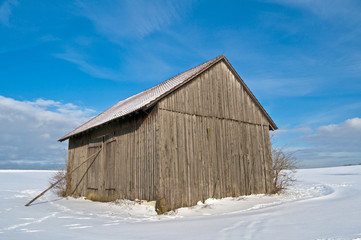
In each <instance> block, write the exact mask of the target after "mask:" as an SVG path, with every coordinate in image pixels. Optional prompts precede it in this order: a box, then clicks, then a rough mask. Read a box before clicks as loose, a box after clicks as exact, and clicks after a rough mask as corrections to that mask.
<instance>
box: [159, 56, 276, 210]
mask: <svg viewBox="0 0 361 240" xmlns="http://www.w3.org/2000/svg"><path fill="white" fill-rule="evenodd" d="M158 107H159V116H158V120H159V125H160V129H159V130H160V131H159V143H160V147H159V189H158V192H159V195H158V199H164V200H163V201H165V205H166V206H167V208H168V210H169V209H175V208H178V207H182V206H189V205H194V204H196V203H197V201H199V200H205V199H207V198H210V197H215V198H221V197H226V196H240V195H247V194H253V193H267V192H270V190H271V183H272V176H271V164H272V162H271V152H270V140H269V123H268V121H267V119H266V118H265V117H264V116H263V114H262V113H261V111H260V110H259V108H258V107H257V106H256V104H254V102H253V101H252V99H251V98H250V97H249V95H248V94H247V93H246V91H245V90H244V88H243V87H242V85H241V84H240V83H239V82H238V81H237V80H236V79H235V77H234V75H233V74H232V73H231V72H230V70H229V69H228V68H227V66H226V65H225V64H224V63H223V62H220V63H217V64H216V65H215V66H214V67H212V68H210V69H209V70H207V71H206V72H204V73H203V74H201V75H200V76H198V77H197V78H196V79H194V80H192V82H190V83H188V84H187V85H185V86H183V87H182V88H180V89H178V90H177V91H175V92H174V93H172V94H171V95H169V96H167V97H166V98H164V99H163V100H161V101H160V102H159V105H158Z"/></svg>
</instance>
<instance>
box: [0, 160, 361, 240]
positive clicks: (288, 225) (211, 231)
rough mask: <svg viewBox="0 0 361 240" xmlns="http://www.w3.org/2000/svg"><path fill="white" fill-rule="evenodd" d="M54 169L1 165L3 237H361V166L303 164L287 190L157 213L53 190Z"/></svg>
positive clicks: (148, 208) (0, 221) (0, 226)
mask: <svg viewBox="0 0 361 240" xmlns="http://www.w3.org/2000/svg"><path fill="white" fill-rule="evenodd" d="M51 174H53V172H51V171H16V170H13V171H11V170H0V239H47V240H49V239H50V240H56V239H87V240H88V239H157V240H159V239H361V166H350V167H336V168H320V169H303V170H299V171H298V173H297V174H296V177H297V179H298V182H297V183H296V184H295V186H293V187H292V188H290V189H289V190H288V191H287V192H286V193H285V194H281V195H279V196H278V195H275V196H265V195H252V196H247V197H239V198H225V199H222V200H215V199H208V200H207V201H206V202H205V203H199V204H198V205H197V206H194V207H192V208H182V209H178V210H177V211H176V212H171V213H170V214H168V215H164V216H157V215H156V213H155V211H154V207H152V206H145V205H139V204H137V203H134V202H131V201H119V202H117V203H99V202H91V201H88V200H84V199H74V198H69V199H62V198H59V197H57V196H55V195H54V194H52V193H47V194H46V195H44V196H43V197H42V198H40V199H38V200H37V201H36V202H34V203H33V204H32V205H31V206H29V207H24V204H26V203H27V202H28V201H29V200H31V199H32V198H33V197H35V196H36V195H37V194H38V193H40V192H41V191H42V190H44V189H45V188H46V187H47V186H48V178H49V176H50V175H51Z"/></svg>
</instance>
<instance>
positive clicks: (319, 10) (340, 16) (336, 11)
mask: <svg viewBox="0 0 361 240" xmlns="http://www.w3.org/2000/svg"><path fill="white" fill-rule="evenodd" d="M269 2H275V3H279V4H283V5H288V6H291V7H295V8H301V9H305V10H307V11H310V12H312V13H313V14H314V15H316V16H318V17H320V18H322V19H325V20H338V21H340V20H348V21H349V23H348V24H354V23H356V22H359V17H360V16H361V13H360V11H359V10H360V7H361V5H360V2H359V1H357V0H356V1H355V0H343V1H337V0H328V1H314V0H270V1H269ZM350 21H351V22H350Z"/></svg>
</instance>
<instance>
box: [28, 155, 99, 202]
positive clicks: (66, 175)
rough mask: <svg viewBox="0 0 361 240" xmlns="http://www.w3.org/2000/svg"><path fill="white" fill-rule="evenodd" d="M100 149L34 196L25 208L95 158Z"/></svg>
mask: <svg viewBox="0 0 361 240" xmlns="http://www.w3.org/2000/svg"><path fill="white" fill-rule="evenodd" d="M101 150H102V149H99V151H98V152H96V153H94V154H93V155H91V156H90V157H88V158H87V159H86V160H85V161H84V162H82V163H81V164H79V166H77V167H76V168H74V169H73V170H71V171H70V172H69V173H67V174H65V176H64V177H62V178H60V179H59V180H58V181H56V182H55V183H54V184H52V185H51V186H50V187H48V188H47V189H45V190H44V191H43V192H42V193H40V194H39V195H38V196H36V197H35V198H34V199H33V200H31V201H30V202H28V203H27V204H25V207H27V206H29V205H30V204H32V203H33V202H34V201H35V200H36V199H38V198H39V197H41V196H43V195H44V194H45V193H46V192H47V191H49V190H50V189H52V188H53V187H54V186H56V185H57V184H58V183H60V182H61V181H62V180H63V179H64V178H66V177H68V176H70V174H72V173H73V172H74V171H75V170H77V169H78V168H80V167H81V166H82V165H83V164H84V163H86V162H87V161H89V160H90V159H91V158H92V157H94V156H97V155H98V154H99V153H100V151H101Z"/></svg>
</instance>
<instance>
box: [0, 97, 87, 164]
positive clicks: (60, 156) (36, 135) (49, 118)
mask: <svg viewBox="0 0 361 240" xmlns="http://www.w3.org/2000/svg"><path fill="white" fill-rule="evenodd" d="M93 114H94V111H93V110H91V109H86V108H82V107H79V106H76V105H74V104H71V103H61V102H59V101H54V100H44V99H37V100H35V101H19V100H16V99H13V98H8V97H4V96H0V132H1V135H0V146H1V147H0V168H4V167H11V166H13V167H20V168H21V167H27V166H28V167H29V166H34V167H36V166H37V167H41V165H43V166H48V167H54V166H56V165H61V164H64V155H65V151H66V149H67V146H66V143H58V142H57V140H58V139H59V138H60V137H62V136H64V135H65V134H66V133H68V132H69V131H71V130H73V129H74V128H75V127H77V126H78V125H80V124H81V123H84V122H85V121H87V120H88V119H89V118H90V117H91V116H92V115H93Z"/></svg>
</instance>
